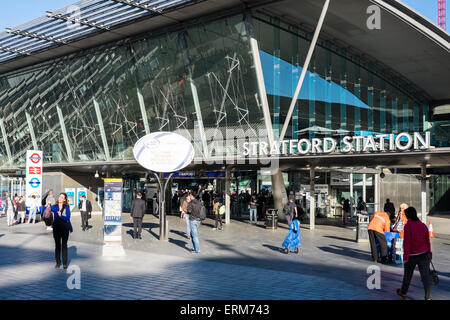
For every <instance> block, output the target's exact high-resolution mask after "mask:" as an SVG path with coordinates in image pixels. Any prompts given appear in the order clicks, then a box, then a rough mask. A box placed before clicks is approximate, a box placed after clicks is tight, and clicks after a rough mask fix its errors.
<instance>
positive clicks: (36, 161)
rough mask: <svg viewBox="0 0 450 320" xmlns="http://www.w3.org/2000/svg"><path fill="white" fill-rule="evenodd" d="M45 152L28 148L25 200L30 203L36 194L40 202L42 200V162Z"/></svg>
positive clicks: (27, 203)
mask: <svg viewBox="0 0 450 320" xmlns="http://www.w3.org/2000/svg"><path fill="white" fill-rule="evenodd" d="M42 155H43V152H42V151H35V150H28V151H27V161H26V179H25V180H26V188H25V193H26V194H25V201H26V205H27V206H29V205H30V200H31V198H32V196H36V199H37V200H38V202H39V203H41V200H42V162H43V156H42Z"/></svg>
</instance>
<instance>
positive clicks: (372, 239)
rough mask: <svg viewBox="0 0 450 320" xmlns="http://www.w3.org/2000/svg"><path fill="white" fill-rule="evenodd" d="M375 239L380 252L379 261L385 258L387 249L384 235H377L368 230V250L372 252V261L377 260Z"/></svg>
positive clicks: (377, 233)
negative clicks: (378, 244)
mask: <svg viewBox="0 0 450 320" xmlns="http://www.w3.org/2000/svg"><path fill="white" fill-rule="evenodd" d="M375 238H376V239H377V240H378V242H379V243H380V249H381V250H380V251H381V259H383V258H384V259H386V258H387V253H388V247H387V242H386V237H385V236H384V233H379V232H376V231H374V230H369V241H370V249H371V251H372V259H373V261H377V260H378V251H377V243H376V242H375Z"/></svg>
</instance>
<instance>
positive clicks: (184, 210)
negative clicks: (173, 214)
mask: <svg viewBox="0 0 450 320" xmlns="http://www.w3.org/2000/svg"><path fill="white" fill-rule="evenodd" d="M190 201H191V198H190V196H189V191H188V190H186V194H185V196H183V200H182V203H181V210H182V215H183V217H184V218H185V219H186V237H187V238H188V239H191V224H190V222H189V212H188V205H189V202H190Z"/></svg>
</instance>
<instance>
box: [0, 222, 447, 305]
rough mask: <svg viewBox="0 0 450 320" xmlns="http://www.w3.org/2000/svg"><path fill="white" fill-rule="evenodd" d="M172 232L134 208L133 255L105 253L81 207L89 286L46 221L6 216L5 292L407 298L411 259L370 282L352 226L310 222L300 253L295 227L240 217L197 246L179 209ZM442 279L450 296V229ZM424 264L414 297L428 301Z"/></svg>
mask: <svg viewBox="0 0 450 320" xmlns="http://www.w3.org/2000/svg"><path fill="white" fill-rule="evenodd" d="M168 221H169V230H170V232H169V238H170V239H169V241H168V242H162V243H161V242H160V241H159V240H158V235H159V229H158V222H159V221H158V219H157V218H156V217H154V216H150V215H147V216H146V217H145V220H144V230H143V232H142V236H143V239H142V240H134V239H132V237H131V234H132V221H131V219H130V218H129V215H127V214H124V221H123V248H124V251H125V254H126V255H125V256H124V257H117V258H111V257H103V256H102V252H103V241H102V219H101V215H93V219H91V220H90V225H91V228H90V229H89V230H88V231H87V232H83V231H81V228H80V224H81V223H80V217H79V216H74V217H73V218H72V224H73V226H74V232H73V233H72V234H71V236H70V239H69V259H70V266H72V267H73V266H78V267H79V268H80V271H81V282H80V284H81V288H80V289H79V290H77V289H73V290H70V289H68V286H67V280H68V278H69V277H70V276H71V275H70V274H67V273H66V272H65V271H64V270H62V269H61V270H55V269H54V265H55V262H54V242H53V238H52V234H51V233H49V232H47V231H46V230H45V226H44V224H43V223H38V224H35V225H17V226H13V227H9V228H8V227H7V226H6V218H0V257H1V258H0V299H2V300H3V299H12V300H16V299H51V300H54V299H57V300H60V299H62V300H69V299H88V300H91V299H125V300H130V299H132V300H134V299H144V300H147V299H163V300H166V299H167V300H198V299H200V300H229V299H231V300H240V299H245V300H255V299H258V300H259V299H264V300H266V299H268V300H272V299H273V300H316V299H355V300H374V299H375V300H398V299H399V297H398V296H397V295H396V294H395V289H396V288H398V287H400V285H401V280H402V275H403V268H402V267H401V266H398V265H379V264H378V266H380V268H381V288H380V289H379V290H377V289H375V290H369V289H368V288H367V285H366V282H367V279H368V277H369V276H370V274H368V273H367V268H368V267H369V266H371V265H373V263H372V261H371V257H370V246H369V244H368V243H356V242H355V241H354V240H355V233H356V232H355V231H354V230H353V229H352V228H343V227H339V226H316V230H314V231H310V230H308V229H306V225H303V226H302V227H303V228H302V246H301V252H300V254H298V255H296V254H289V255H285V254H283V253H281V252H280V248H281V243H282V242H283V239H284V237H285V236H286V234H287V226H286V225H285V224H280V226H279V228H278V229H277V230H266V229H265V228H264V226H263V223H262V222H259V223H258V225H257V226H254V225H250V224H248V222H247V221H234V220H232V222H231V224H229V225H226V226H225V227H224V230H223V231H214V230H212V228H213V226H214V222H213V220H210V219H207V220H206V221H205V222H204V224H203V225H202V226H201V227H200V229H199V233H200V245H201V253H200V254H194V253H191V251H190V248H191V245H190V242H189V240H188V239H187V238H186V237H185V233H184V232H185V230H186V228H185V222H184V220H182V219H180V218H178V217H175V216H169V217H168ZM432 248H433V257H434V262H435V266H436V269H437V270H438V271H439V274H440V283H439V285H438V286H437V287H433V299H435V300H436V299H450V254H449V252H450V251H449V249H450V238H446V237H444V236H442V237H439V238H435V239H433V240H432ZM423 297H424V292H423V288H422V285H421V282H420V276H419V273H418V271H416V274H415V276H414V279H413V281H412V285H411V288H410V291H409V299H414V300H423Z"/></svg>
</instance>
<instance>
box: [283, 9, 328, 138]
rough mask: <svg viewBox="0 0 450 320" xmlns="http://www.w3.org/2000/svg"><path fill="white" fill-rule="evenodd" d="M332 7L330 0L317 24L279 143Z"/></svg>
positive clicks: (289, 120)
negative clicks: (329, 9)
mask: <svg viewBox="0 0 450 320" xmlns="http://www.w3.org/2000/svg"><path fill="white" fill-rule="evenodd" d="M329 5H330V0H326V1H325V4H324V5H323V8H322V13H321V14H320V18H319V23H318V24H317V27H316V31H315V32H314V36H313V39H312V41H311V45H310V47H309V51H308V54H307V56H306V60H305V64H304V65H303V69H302V73H301V75H300V79H299V80H298V84H297V88H296V89H295V93H294V96H293V97H292V101H291V105H290V107H289V111H288V114H287V116H286V120H285V122H284V126H283V130H282V131H281V134H280V138H279V141H282V140H283V139H284V136H285V134H286V131H287V128H288V127H289V123H290V122H291V118H292V113H293V112H294V107H295V105H296V104H297V99H298V95H299V94H300V91H301V89H302V86H303V81H304V80H305V76H306V72H307V71H308V68H309V63H310V61H311V58H312V56H313V53H314V49H315V47H316V43H317V40H318V39H319V34H320V31H321V30H322V25H323V22H324V20H325V16H326V14H327V11H328V6H329Z"/></svg>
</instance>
